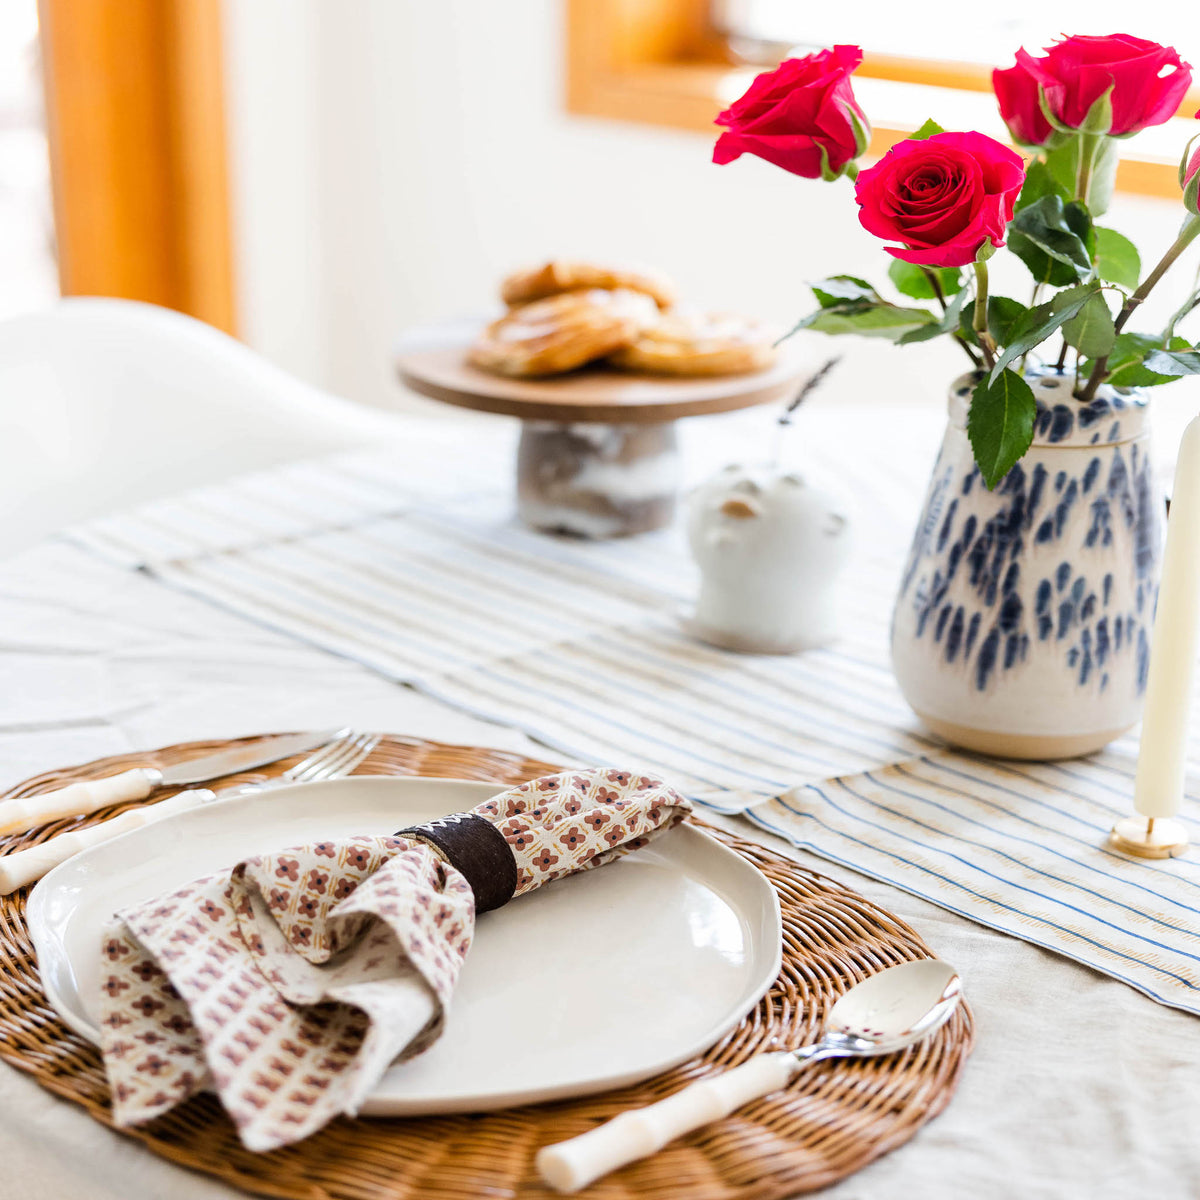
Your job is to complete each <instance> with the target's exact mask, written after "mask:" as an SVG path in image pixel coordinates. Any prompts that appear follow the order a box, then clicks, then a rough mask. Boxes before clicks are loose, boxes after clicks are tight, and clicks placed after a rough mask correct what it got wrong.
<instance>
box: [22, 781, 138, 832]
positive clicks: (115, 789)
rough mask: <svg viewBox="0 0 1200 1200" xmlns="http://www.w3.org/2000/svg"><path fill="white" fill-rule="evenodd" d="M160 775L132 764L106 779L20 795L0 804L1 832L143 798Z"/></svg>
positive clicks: (29, 827) (42, 823)
mask: <svg viewBox="0 0 1200 1200" xmlns="http://www.w3.org/2000/svg"><path fill="white" fill-rule="evenodd" d="M160 779H161V776H160V775H159V773H158V772H157V771H155V770H153V769H146V768H144V767H135V768H134V769H133V770H132V771H123V772H122V773H121V774H120V775H110V776H109V777H108V778H107V779H93V780H90V781H89V782H86V783H73V784H71V785H70V786H69V787H65V788H59V789H58V791H57V792H43V793H42V794H41V795H40V796H22V797H19V798H17V799H14V800H5V801H3V802H2V803H0V834H3V833H22V832H24V831H25V830H26V829H33V828H34V826H36V825H44V824H45V823H46V822H47V821H56V820H58V819H59V818H60V817H78V816H83V815H85V814H87V813H94V812H96V811H97V810H98V809H101V808H107V807H108V805H110V804H123V803H125V802H126V801H127V800H144V799H145V798H146V797H147V796H148V795H150V792H151V791H152V790H153V789H154V787H155V786H157V784H158V782H159V780H160Z"/></svg>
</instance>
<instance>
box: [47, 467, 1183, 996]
mask: <svg viewBox="0 0 1200 1200" xmlns="http://www.w3.org/2000/svg"><path fill="white" fill-rule="evenodd" d="M500 467H501V468H505V464H500ZM860 470H861V475H860V477H859V478H857V479H855V480H853V481H852V482H853V488H854V490H855V491H856V492H857V493H858V494H859V495H860V497H865V500H864V501H863V503H865V504H866V505H867V506H869V507H870V506H875V507H873V508H872V514H873V515H872V520H871V521H870V522H869V523H868V522H863V523H861V524H862V527H863V528H865V529H866V530H867V532H868V537H867V538H866V539H865V544H862V543H860V545H859V548H858V551H857V552H856V555H855V558H854V562H853V566H852V568H851V571H850V578H849V579H848V580H847V584H846V587H845V590H844V603H843V605H842V609H841V612H842V619H843V630H842V635H843V636H842V637H841V639H840V640H839V642H838V643H837V644H836V645H835V646H832V647H830V648H828V649H825V650H819V651H814V652H811V653H807V654H803V655H796V656H790V657H770V656H754V655H738V654H732V653H728V652H726V651H722V650H718V649H714V648H712V647H709V646H705V645H702V644H700V643H698V642H695V641H693V640H691V639H690V638H689V637H687V636H686V634H684V633H683V631H682V630H681V628H680V624H679V615H680V614H681V613H682V612H683V611H684V610H685V609H686V606H687V603H688V600H689V598H690V597H691V595H692V594H693V591H694V586H695V576H694V572H693V568H692V565H691V563H690V560H689V558H688V555H687V553H686V549H685V547H684V546H683V544H682V540H681V536H680V534H679V532H678V531H676V530H671V531H664V532H662V533H659V534H652V535H648V536H645V537H641V538H635V539H629V540H623V541H618V542H579V541H573V540H567V539H557V538H548V537H544V536H541V535H538V534H534V533H532V532H530V531H528V530H526V529H523V528H521V527H520V526H518V525H516V524H515V523H514V522H513V520H512V519H511V516H510V510H511V501H510V499H509V496H508V490H507V483H506V481H503V480H501V479H500V478H499V476H500V475H501V474H503V473H506V468H505V469H503V470H497V472H496V473H495V475H494V476H491V477H489V476H488V475H487V473H486V472H483V473H479V472H476V473H473V475H472V481H471V485H470V487H464V486H463V485H462V484H461V482H459V481H458V480H455V479H453V478H450V479H448V478H445V477H444V475H443V473H441V472H440V470H439V468H438V466H437V463H436V461H435V459H434V456H429V461H428V462H426V463H425V464H424V465H422V463H421V462H420V461H415V460H414V459H413V458H411V457H409V458H407V459H406V460H405V461H404V463H403V464H402V466H398V465H397V464H396V463H395V462H393V461H390V460H389V459H388V458H387V457H386V456H381V455H378V454H374V455H365V456H363V455H359V456H353V457H348V458H346V457H344V458H338V459H329V460H321V461H317V462H312V463H303V464H296V465H292V466H289V467H286V468H280V469H274V470H271V471H268V472H263V473H260V474H257V475H254V476H247V477H244V478H242V479H238V480H235V481H233V482H231V483H227V484H222V485H220V486H217V487H211V488H206V489H202V490H200V491H197V492H193V493H189V494H187V495H185V496H182V497H178V498H175V499H172V500H170V501H165V502H161V503H158V504H152V505H148V506H146V507H144V508H141V509H138V510H137V511H135V512H131V513H125V514H121V515H118V516H114V517H110V518H105V519H103V520H100V521H94V522H91V523H89V524H88V525H86V526H83V527H80V528H79V529H77V530H75V531H73V533H72V534H71V536H72V537H73V538H74V539H75V540H76V541H78V542H80V543H81V544H83V545H85V546H87V547H88V548H89V549H91V550H92V551H94V552H96V553H98V554H101V555H103V556H104V557H106V558H108V559H109V560H111V561H114V562H117V563H120V564H123V565H125V566H127V567H129V568H131V569H138V570H142V571H145V572H147V573H149V574H150V575H151V576H153V577H154V578H156V579H159V580H161V581H162V582H164V583H166V584H169V585H170V586H173V587H177V588H181V589H184V590H186V591H188V592H191V593H194V594H197V595H200V596H203V597H205V598H206V599H208V600H209V601H211V602H213V603H215V604H218V605H221V606H222V607H225V608H228V609H231V610H233V611H235V612H237V613H239V614H242V615H244V616H246V617H249V618H252V619H254V620H256V621H259V622H261V623H262V624H264V625H268V626H270V627H272V628H275V629H278V630H281V631H284V632H286V633H288V634H290V635H291V636H294V637H296V638H300V639H302V640H304V641H306V642H310V643H312V644H315V645H318V646H321V647H323V648H324V649H326V650H329V651H331V652H333V653H336V654H340V655H343V656H345V657H347V658H350V659H353V660H355V661H357V662H360V663H363V664H365V665H366V666H368V667H370V668H372V669H373V670H375V671H378V672H380V673H381V674H383V675H385V676H387V677H389V678H391V679H394V680H396V681H397V682H399V683H403V684H406V685H408V686H411V687H414V688H417V689H419V690H421V691H423V692H425V693H427V694H429V695H431V696H435V697H438V698H440V699H442V700H444V701H446V702H448V703H450V704H453V705H455V706H456V707H458V708H460V709H462V710H464V711H467V712H470V713H473V714H475V715H477V716H480V717H483V718H486V719H489V720H493V721H496V722H499V723H502V724H505V725H508V726H515V727H517V728H520V729H522V730H524V731H525V732H526V733H527V734H529V735H530V736H531V737H533V738H535V739H537V740H538V741H539V742H541V743H543V744H544V745H546V746H547V747H549V748H551V749H553V750H555V751H557V752H559V753H561V754H565V755H568V756H571V757H573V758H575V759H577V760H580V761H588V762H597V763H605V762H608V763H617V764H620V765H622V766H625V767H631V768H636V769H641V770H645V771H649V772H652V773H656V774H660V775H662V776H664V777H666V778H668V779H670V780H671V781H672V782H673V783H675V784H676V785H677V786H679V787H681V788H682V789H683V790H684V791H686V792H688V793H689V794H690V795H692V796H693V797H699V798H704V799H705V800H706V801H707V802H708V803H711V804H712V805H713V807H715V808H718V809H720V810H722V811H727V812H729V811H741V810H747V811H746V815H747V816H748V817H749V818H750V819H751V820H753V821H755V822H757V823H758V824H759V825H761V826H762V827H763V828H764V829H768V830H771V831H773V832H775V833H778V834H781V835H782V836H784V837H786V838H788V839H789V840H790V841H792V842H793V843H794V844H796V845H797V846H801V847H803V848H805V849H807V850H810V851H812V852H813V853H815V854H818V855H820V856H822V857H825V858H827V859H830V860H831V861H835V862H839V863H842V864H844V865H846V866H848V867H851V868H853V869H855V870H857V871H861V872H863V873H865V874H868V875H871V876H874V877H876V878H878V879H881V880H884V881H886V882H888V883H891V884H893V885H895V886H898V887H901V888H903V889H905V890H907V891H909V892H912V893H913V894H915V895H919V896H922V897H924V898H925V899H928V900H931V901H932V902H934V903H936V904H939V905H942V906H943V907H945V908H948V909H951V910H953V911H955V912H958V913H960V914H962V915H964V916H967V917H969V918H971V919H973V920H975V921H978V922H979V923H981V924H984V925H987V926H990V927H992V928H995V929H999V930H1003V931H1004V932H1006V933H1010V934H1013V935H1014V936H1017V937H1021V938H1024V939H1026V940H1028V941H1031V942H1034V943H1036V944H1038V945H1041V946H1044V947H1046V948H1048V949H1052V950H1055V951H1058V952H1059V953H1062V954H1065V955H1067V956H1069V957H1071V958H1074V959H1076V960H1078V961H1080V962H1083V963H1086V964H1088V965H1090V966H1092V967H1094V968H1095V969H1097V970H1100V971H1103V972H1105V973H1106V974H1109V975H1112V976H1114V977H1116V978H1119V979H1122V980H1124V981H1125V982H1127V983H1129V984H1130V985H1131V986H1133V987H1135V988H1137V989H1139V990H1140V991H1143V992H1144V993H1145V994H1147V995H1149V996H1152V997H1153V998H1155V999H1156V1000H1159V1001H1161V1002H1163V1003H1166V1004H1171V1005H1174V1006H1177V1007H1180V1008H1185V1009H1188V1010H1189V1011H1193V1012H1200V1006H1198V1002H1197V1000H1196V999H1195V996H1196V985H1197V981H1198V975H1197V971H1196V966H1197V963H1198V962H1200V958H1198V957H1197V955H1198V954H1200V945H1198V941H1200V935H1198V934H1197V933H1196V932H1195V930H1196V929H1197V928H1200V920H1197V917H1198V915H1200V914H1198V907H1200V906H1198V903H1197V902H1198V901H1200V868H1197V867H1196V866H1194V865H1193V864H1192V863H1191V861H1190V860H1187V859H1184V860H1175V861H1172V862H1171V863H1169V864H1166V865H1164V864H1161V863H1147V862H1134V861H1131V860H1128V859H1125V858H1123V857H1121V856H1119V855H1116V854H1113V853H1111V852H1109V851H1107V850H1106V849H1104V839H1105V835H1106V833H1107V830H1108V828H1109V826H1110V825H1111V823H1112V820H1113V818H1114V817H1115V816H1117V815H1121V814H1124V813H1125V812H1127V811H1128V810H1129V804H1130V796H1131V794H1132V763H1133V757H1134V755H1135V754H1136V745H1135V744H1134V743H1133V742H1132V741H1131V740H1130V739H1125V740H1123V741H1122V742H1120V743H1118V744H1117V745H1116V746H1114V747H1113V748H1111V749H1110V751H1108V752H1107V753H1105V754H1103V755H1100V756H1097V757H1095V758H1093V759H1090V760H1087V761H1077V762H1072V763H1068V764H1053V765H1027V764H1011V763H998V762H991V761H988V760H984V759H980V758H974V757H972V756H968V755H963V754H957V753H955V752H952V751H948V750H945V749H944V748H941V747H940V746H939V745H938V744H937V743H935V742H934V741H933V740H932V739H930V738H927V737H926V736H924V735H923V734H922V733H921V731H920V729H919V727H918V725H917V724H916V722H915V720H914V718H913V717H912V715H911V713H910V712H909V710H908V708H907V706H906V705H905V704H904V702H903V700H902V698H901V697H900V695H899V693H898V691H897V689H896V686H895V683H894V681H893V679H892V676H891V671H890V668H889V664H888V654H887V644H886V639H887V627H888V616H889V611H890V606H891V600H892V594H893V590H894V587H895V580H896V578H897V573H898V571H899V569H900V565H901V560H902V557H903V554H904V550H905V548H906V542H907V536H908V528H907V526H908V522H909V520H910V518H911V514H910V513H909V511H908V508H907V507H905V506H904V505H896V504H895V503H891V502H879V503H878V504H876V499H877V498H876V499H872V487H873V486H877V485H875V484H873V482H872V480H873V478H884V479H885V480H886V483H885V485H884V486H885V487H897V488H902V487H903V486H910V487H914V488H915V487H916V486H918V485H916V484H915V482H914V481H912V480H897V479H895V478H894V477H888V476H884V475H880V476H878V477H876V476H874V475H873V471H872V469H871V468H870V466H869V465H864V466H862V467H861V468H860ZM915 503H916V501H915V499H914V500H913V504H912V507H914V508H915ZM1194 793H1195V796H1198V797H1200V788H1196V789H1194Z"/></svg>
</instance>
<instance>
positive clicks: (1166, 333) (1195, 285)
mask: <svg viewBox="0 0 1200 1200" xmlns="http://www.w3.org/2000/svg"><path fill="white" fill-rule="evenodd" d="M1197 305H1200V264H1197V266H1196V274H1195V276H1194V277H1193V279H1192V294H1191V295H1190V296H1188V298H1187V299H1186V300H1185V301H1184V302H1183V303H1182V304H1181V305H1180V306H1179V307H1178V308H1177V309H1176V310H1175V311H1174V312H1173V313H1172V314H1171V319H1170V320H1169V321H1168V322H1167V327H1166V329H1164V330H1163V335H1162V344H1163V349H1164V350H1165V349H1166V348H1167V347H1168V346H1169V345H1170V344H1171V339H1172V338H1173V337H1174V336H1175V326H1176V325H1178V324H1179V322H1180V321H1182V320H1183V318H1184V317H1186V316H1187V315H1188V313H1190V312H1191V311H1192V309H1194V308H1195V307H1196V306H1197Z"/></svg>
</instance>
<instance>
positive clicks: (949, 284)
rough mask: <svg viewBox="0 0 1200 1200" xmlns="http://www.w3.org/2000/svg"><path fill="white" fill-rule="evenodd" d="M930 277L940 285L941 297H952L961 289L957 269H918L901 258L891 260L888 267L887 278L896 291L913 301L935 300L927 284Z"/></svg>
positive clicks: (960, 279)
mask: <svg viewBox="0 0 1200 1200" xmlns="http://www.w3.org/2000/svg"><path fill="white" fill-rule="evenodd" d="M930 275H933V276H935V277H936V279H937V281H938V283H939V284H941V288H942V295H943V296H953V295H954V294H955V293H956V292H957V291H958V290H959V289H960V288H961V287H962V272H961V271H960V270H959V269H958V268H957V267H918V266H917V265H916V263H909V262H905V261H904V260H903V259H902V258H893V259H892V261H891V264H890V266H889V267H888V278H889V279H890V280H891V281H892V283H893V284H894V285H895V287H896V290H897V291H898V292H901V293H903V294H904V295H905V296H911V297H912V298H913V299H914V300H933V299H935V298H936V295H937V293H936V292H935V291H934V290H933V284H932V283H930V282H929V276H930Z"/></svg>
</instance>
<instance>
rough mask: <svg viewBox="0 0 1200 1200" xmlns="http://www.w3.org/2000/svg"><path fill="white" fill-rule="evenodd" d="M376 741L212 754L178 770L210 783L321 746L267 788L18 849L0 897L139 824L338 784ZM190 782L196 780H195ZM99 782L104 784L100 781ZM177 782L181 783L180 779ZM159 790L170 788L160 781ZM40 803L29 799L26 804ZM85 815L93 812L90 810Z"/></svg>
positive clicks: (288, 740)
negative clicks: (269, 793)
mask: <svg viewBox="0 0 1200 1200" xmlns="http://www.w3.org/2000/svg"><path fill="white" fill-rule="evenodd" d="M300 739H304V741H303V744H301V742H300ZM379 741H380V736H379V735H378V734H371V733H356V732H354V731H353V730H349V729H341V730H338V731H337V733H321V734H296V735H294V736H293V735H286V736H284V737H280V738H270V739H267V740H266V741H264V742H256V743H255V744H254V745H253V746H248V747H242V748H240V749H239V750H236V751H231V752H229V753H228V754H221V755H210V756H208V757H206V758H203V759H193V760H192V762H191V763H185V764H181V765H182V766H185V767H191V768H192V769H193V771H194V770H195V769H197V768H201V767H202V769H204V770H206V771H208V772H209V773H208V774H204V775H200V776H199V777H198V778H199V779H212V778H217V777H219V776H220V775H232V774H236V773H237V772H239V771H249V770H252V769H253V768H254V767H261V766H264V765H266V764H267V763H270V762H275V761H277V760H278V759H281V758H289V757H290V756H291V755H293V754H298V753H301V752H302V751H303V750H305V749H309V748H311V747H312V746H313V745H318V746H320V749H318V750H317V751H316V753H314V754H310V755H309V756H308V757H307V758H306V759H303V760H302V761H301V762H298V763H297V764H296V765H295V766H294V767H290V768H289V769H288V770H287V771H285V772H284V773H283V774H282V775H280V776H279V777H278V778H276V779H271V780H268V781H267V782H266V783H251V784H243V785H241V786H238V787H232V788H225V789H222V790H221V791H220V792H213V791H211V790H210V789H208V788H194V789H190V790H188V791H185V792H179V793H178V794H177V795H174V796H171V797H170V798H168V799H166V800H160V801H158V803H157V804H147V805H145V806H144V807H142V808H135V809H130V810H129V812H124V813H121V814H120V816H116V817H112V818H111V819H110V820H107V821H101V822H100V823H99V824H97V825H90V826H87V827H86V828H84V829H75V830H71V831H70V832H68V833H60V834H59V835H58V836H57V837H53V838H50V840H49V841H45V842H42V843H40V844H39V845H36V846H30V847H29V848H28V849H26V850H17V851H15V852H14V853H12V854H6V855H4V856H3V857H0V895H8V894H9V893H10V892H15V891H16V890H17V888H21V887H25V886H26V885H27V884H30V883H34V882H36V881H37V880H38V879H41V877H42V876H43V875H45V874H46V873H47V872H48V871H51V870H53V868H55V867H57V866H58V865H59V864H60V863H64V862H66V861H67V859H68V858H70V857H71V856H72V855H74V854H78V853H79V852H80V851H81V850H86V849H88V848H89V847H91V846H95V845H98V844H99V843H100V842H106V841H109V840H110V839H111V838H115V837H118V836H119V835H120V834H122V833H128V832H129V831H130V830H131V829H138V828H140V827H141V826H143V825H149V824H150V822H151V821H160V820H162V819H163V818H164V817H169V816H172V815H174V814H175V813H177V812H184V811H185V810H186V809H189V808H195V807H196V806H197V805H199V804H208V803H210V802H211V801H213V800H220V799H226V798H228V797H230V796H237V795H242V794H244V793H246V792H250V791H258V790H261V789H263V788H271V787H279V786H282V785H284V784H289V783H315V782H317V781H318V780H325V779H339V778H341V777H342V776H343V775H349V774H350V772H351V771H353V770H354V768H355V767H357V766H358V764H359V763H360V762H362V761H363V759H364V758H366V757H367V755H368V754H370V753H371V751H372V750H374V749H375V747H376V746H377V745H378V744H379ZM255 750H256V751H258V753H257V754H255V755H251V754H249V753H248V752H249V751H255ZM219 760H220V761H219ZM222 761H223V763H224V764H226V766H225V769H224V770H223V771H218V772H216V774H214V773H213V772H212V771H211V767H212V766H213V765H214V764H218V765H220V762H222ZM230 763H233V764H235V765H232V766H229V765H228V764H230ZM173 770H174V768H168V769H167V771H163V772H161V774H162V775H163V776H164V778H165V777H166V776H167V775H168V773H169V772H171V771H173ZM126 774H127V775H128V774H132V772H126ZM115 778H118V779H119V778H121V777H120V776H116V777H115ZM193 778H196V777H195V776H193ZM102 782H108V781H107V780H104V781H102ZM179 782H183V781H182V780H179ZM72 786H82V785H72ZM158 786H168V785H167V784H166V783H165V782H164V783H163V784H161V785H158ZM69 791H71V788H63V789H61V790H60V791H58V792H49V793H46V795H48V796H62V795H63V794H64V793H65V792H69ZM41 798H42V797H30V799H41ZM125 798H127V797H123V799H125ZM106 803H109V804H113V803H118V801H114V800H109V801H107V802H106ZM98 807H99V806H98ZM2 810H3V805H0V811H2ZM79 811H80V810H78V809H72V810H71V813H69V814H61V813H59V814H57V815H72V814H75V813H77V812H79ZM83 811H95V810H94V809H88V810H83ZM45 819H46V820H50V819H53V818H49V817H48V818H45Z"/></svg>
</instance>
